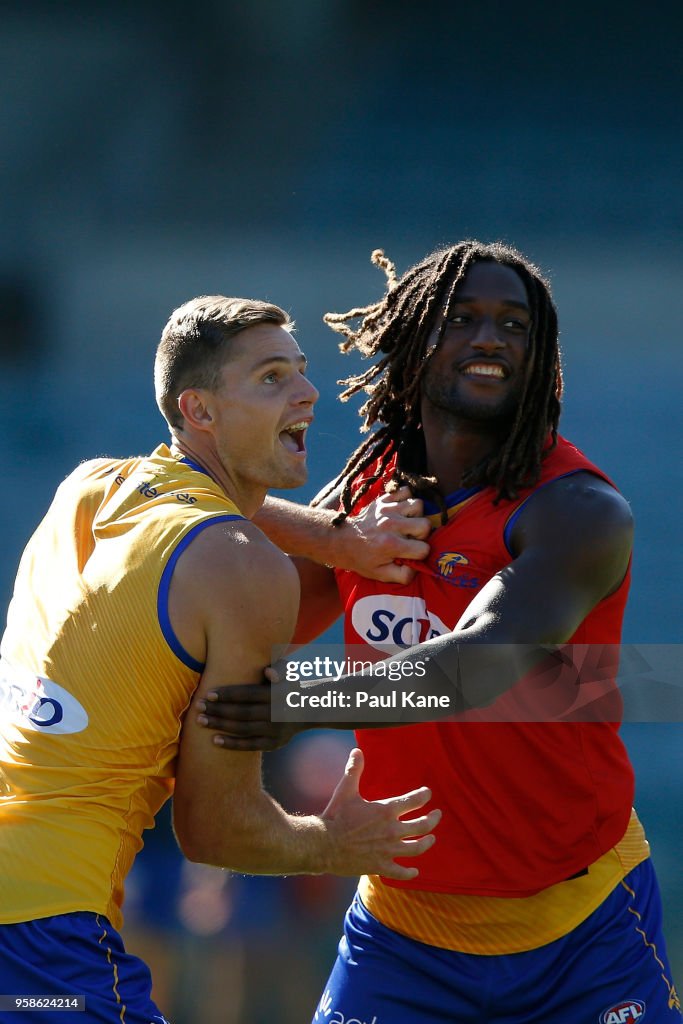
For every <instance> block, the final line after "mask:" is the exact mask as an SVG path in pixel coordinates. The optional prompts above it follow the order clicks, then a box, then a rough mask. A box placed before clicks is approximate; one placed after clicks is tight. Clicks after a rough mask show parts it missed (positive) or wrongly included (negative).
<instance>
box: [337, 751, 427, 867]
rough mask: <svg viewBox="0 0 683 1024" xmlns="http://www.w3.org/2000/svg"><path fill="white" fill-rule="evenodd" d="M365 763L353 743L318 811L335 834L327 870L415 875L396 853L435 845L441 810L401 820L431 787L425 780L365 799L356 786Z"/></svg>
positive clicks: (414, 852) (419, 804)
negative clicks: (408, 789) (406, 788)
mask: <svg viewBox="0 0 683 1024" xmlns="http://www.w3.org/2000/svg"><path fill="white" fill-rule="evenodd" d="M363 765H364V761H363V754H362V751H360V750H359V749H358V748H357V747H356V748H354V749H353V750H352V751H351V753H350V754H349V759H348V761H347V764H346V768H345V770H344V775H343V776H342V778H341V780H340V782H339V783H338V785H337V788H336V789H335V791H334V793H333V794H332V799H331V800H330V802H329V804H328V805H327V807H326V808H325V810H324V811H323V813H322V814H321V818H322V820H323V821H324V822H325V823H326V825H327V828H328V830H329V832H330V834H331V836H332V838H333V842H332V844H331V847H332V854H331V861H330V863H329V865H328V867H327V870H328V871H329V872H330V873H331V874H334V875H362V874H373V875H375V874H376V875H384V877H385V878H396V879H401V880H408V879H411V878H415V877H416V876H417V875H418V874H419V871H418V869H417V868H408V867H404V866H403V865H401V864H397V863H396V860H395V858H396V857H401V858H403V857H418V856H419V855H420V854H421V853H424V852H425V851H426V850H428V849H429V848H430V847H431V846H433V844H434V842H435V836H434V835H433V832H432V830H433V829H434V828H436V826H437V825H438V823H439V821H440V820H441V811H440V810H437V809H436V808H435V809H433V810H431V811H430V812H429V813H428V814H424V815H421V816H419V817H417V818H411V819H409V820H408V821H405V820H403V818H402V816H403V815H405V814H409V813H410V812H411V811H416V810H418V809H419V808H420V807H424V805H425V804H426V803H428V801H429V800H431V796H432V794H431V790H429V789H427V787H426V786H423V787H422V788H421V789H415V790H413V791H412V792H410V793H403V794H402V795H401V796H394V797H390V798H388V799H387V800H373V801H370V800H364V799H363V797H362V796H361V795H360V792H359V783H360V777H361V774H362V772H363ZM418 837H419V838H418Z"/></svg>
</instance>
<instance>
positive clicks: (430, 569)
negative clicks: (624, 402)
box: [337, 438, 647, 952]
mask: <svg viewBox="0 0 683 1024" xmlns="http://www.w3.org/2000/svg"><path fill="white" fill-rule="evenodd" d="M393 468H394V461H393V460H392V463H391V464H390V466H389V467H388V470H387V472H386V473H385V475H384V479H383V480H379V481H377V483H376V484H373V486H372V488H371V489H370V491H368V493H367V494H366V495H364V497H363V499H362V501H361V504H367V503H369V502H370V501H371V500H372V499H373V498H374V497H375V496H377V494H379V493H382V491H383V490H384V486H385V483H386V481H387V480H389V479H390V478H391V475H392V472H393ZM582 470H583V471H588V472H590V473H593V474H595V475H596V476H599V477H601V478H602V479H606V477H605V476H604V474H603V473H601V472H600V470H598V469H597V468H596V467H595V466H594V465H592V463H590V462H589V461H588V460H587V459H586V458H585V456H584V455H583V454H582V453H581V452H579V451H578V450H577V449H576V448H575V447H573V446H572V445H571V444H569V443H568V442H567V441H565V440H564V439H562V438H560V439H559V440H558V445H557V447H556V448H555V449H553V450H551V451H550V452H549V453H548V454H547V456H546V457H545V459H544V461H543V464H542V472H541V477H540V480H539V482H538V483H537V484H536V486H535V487H533V488H528V489H526V490H523V491H521V492H520V494H519V497H518V498H517V499H515V500H512V501H509V500H502V501H500V502H499V503H498V504H494V503H493V498H494V497H495V491H494V489H493V488H491V487H484V488H471V489H468V490H465V489H463V490H461V491H459V492H457V493H456V494H454V495H451V496H450V498H449V499H448V500H447V505H448V516H449V518H448V522H447V523H446V524H445V525H440V518H439V517H435V524H436V528H435V529H434V530H433V532H432V534H431V537H430V539H429V545H430V549H431V551H430V554H429V556H428V558H427V559H426V560H425V562H423V563H420V564H419V565H418V564H416V565H415V568H417V569H418V570H419V571H418V572H417V573H416V576H415V579H414V580H413V581H412V583H410V584H409V585H407V586H398V585H391V584H384V583H380V582H377V581H372V580H367V579H364V578H362V577H360V576H358V575H357V574H355V573H352V572H347V571H341V570H338V571H337V582H338V586H339V590H340V594H341V597H342V602H343V605H344V608H345V623H346V625H345V639H346V642H347V644H353V645H356V644H359V645H360V644H362V645H369V646H370V647H373V648H374V649H375V651H383V652H391V650H395V649H396V646H399V647H400V646H404V647H405V646H410V645H412V644H415V643H419V642H423V641H425V640H427V639H429V638H430V637H433V636H437V635H440V634H443V633H446V632H448V631H449V630H450V629H452V628H453V627H454V625H455V624H456V622H457V621H458V620H459V619H460V617H461V615H462V614H463V612H464V611H465V609H466V607H467V606H468V604H469V603H470V601H471V600H472V598H473V597H474V595H475V594H476V593H477V592H478V591H479V590H481V589H482V587H483V586H484V585H485V584H486V583H487V582H488V581H489V580H490V579H491V578H492V577H493V576H494V575H495V574H496V573H497V572H498V571H500V570H501V569H502V568H503V567H504V566H506V565H508V564H509V563H510V562H511V561H512V555H511V553H510V550H509V548H508V546H507V543H508V538H509V535H510V531H511V529H512V526H513V525H514V522H515V519H516V517H517V515H518V513H519V511H520V509H521V508H522V507H523V506H524V504H525V503H526V502H527V501H528V500H529V499H530V498H531V496H532V495H533V493H534V492H535V491H537V490H538V489H539V488H540V487H543V486H545V485H547V484H548V483H550V482H551V481H553V480H556V479H558V478H560V477H562V476H567V475H570V474H572V473H576V472H579V471H582ZM371 471H372V470H371ZM358 508H360V504H359V505H358V507H357V508H356V509H355V511H357V510H358ZM628 585H629V578H628V574H627V577H626V578H625V579H624V580H623V582H622V583H621V585H620V586H619V588H618V589H617V590H616V591H615V592H614V593H613V594H611V595H610V596H609V597H607V598H606V599H605V600H603V601H601V602H600V603H599V604H598V605H597V606H596V607H595V608H594V609H593V611H592V612H591V613H590V614H589V615H588V616H587V617H586V619H585V620H584V621H583V622H582V623H581V625H580V626H579V628H578V630H577V631H576V633H575V634H574V636H573V637H572V638H571V639H570V641H569V643H571V644H576V645H592V644H601V645H602V644H614V645H616V644H618V643H619V639H620V634H621V621H622V617H623V611H624V605H625V602H626V596H627V592H628ZM586 649H587V650H590V648H586ZM507 700H509V695H503V697H501V698H499V701H498V702H497V703H496V704H495V705H493V706H492V708H490V709H487V710H486V714H484V715H482V714H477V712H472V713H468V714H467V715H466V716H465V719H466V720H465V721H461V722H457V723H454V722H436V723H429V724H424V725H412V726H402V727H401V728H400V729H386V728H384V729H368V730H362V731H359V733H358V735H357V741H358V745H359V746H360V747H361V748H362V749H363V752H364V754H365V758H366V768H365V772H364V774H363V779H362V791H363V795H364V796H365V797H366V798H367V799H378V798H381V797H386V796H388V795H390V794H394V793H398V792H404V791H406V790H410V789H413V788H416V787H418V786H423V785H427V786H429V787H430V788H431V789H432V793H433V798H432V803H431V805H430V806H435V807H440V808H441V809H442V810H443V812H444V814H443V818H442V820H441V822H440V824H439V826H438V828H437V830H436V836H437V841H436V843H435V844H434V846H433V847H432V848H431V849H430V850H429V851H428V852H427V853H425V854H423V855H422V856H421V857H420V860H419V865H418V866H419V870H420V873H419V875H418V877H417V878H416V879H414V880H411V881H407V882H398V881H394V880H389V879H382V880H380V879H377V878H374V877H373V878H372V879H370V880H366V881H365V882H364V883H363V885H362V886H361V894H362V895H363V897H364V900H365V902H366V904H369V909H371V910H372V911H373V913H375V914H376V916H378V917H379V918H380V920H382V921H383V922H384V923H385V924H389V925H391V926H393V927H398V928H399V930H403V931H404V932H405V933H406V934H410V935H412V936H413V937H416V938H419V939H421V940H422V941H426V942H433V943H435V944H440V945H444V946H449V947H450V948H457V949H461V950H464V951H472V952H481V951H483V952H508V951H514V950H516V949H518V948H530V945H533V944H540V942H542V941H550V939H551V938H554V937H555V931H556V929H557V928H560V929H562V928H564V927H565V923H566V921H567V920H569V918H568V917H567V914H566V913H560V914H559V915H556V914H555V913H551V914H550V915H549V916H547V917H546V919H545V921H544V913H541V918H540V919H541V924H540V925H539V923H538V921H536V924H535V925H534V937H533V939H531V938H530V937H529V936H528V935H519V934H517V930H516V928H517V925H516V923H517V922H518V921H519V920H520V913H519V907H518V906H517V907H513V906H511V905H510V903H509V899H510V898H511V899H512V902H513V904H522V903H524V904H525V905H526V898H528V897H532V900H531V901H530V904H533V901H534V900H535V901H536V904H537V909H538V910H539V913H540V912H541V910H543V908H546V903H547V900H545V901H544V898H543V893H545V892H549V891H550V890H551V889H552V890H554V889H555V888H557V889H559V888H560V887H561V886H560V883H564V882H565V881H566V880H568V879H572V878H574V877H575V876H577V875H578V876H580V877H579V878H578V879H577V882H576V883H575V882H572V883H571V884H570V889H571V887H572V886H573V887H574V891H573V892H572V891H570V890H565V893H566V897H567V899H568V901H569V903H570V904H572V906H573V910H574V911H576V909H577V908H578V909H579V911H580V913H581V914H582V916H583V917H585V916H586V914H587V913H588V912H590V910H592V909H594V907H595V906H597V903H598V902H599V901H600V898H602V897H604V896H605V895H606V894H607V892H608V891H609V890H610V888H611V887H612V886H613V885H614V884H616V881H618V878H619V877H623V874H624V873H625V871H624V870H622V869H624V868H626V869H629V870H630V868H631V867H633V866H635V864H636V863H638V862H639V861H640V860H642V859H643V857H645V856H647V843H646V841H645V839H644V836H643V834H642V829H641V828H640V826H639V823H638V822H637V819H635V818H633V820H632V822H631V825H629V822H630V820H631V802H632V798H633V785H634V780H633V771H632V768H631V765H630V763H629V760H628V756H627V754H626V750H625V748H624V746H623V744H622V742H621V740H620V739H619V737H618V725H616V724H614V723H611V722H605V721H598V722H576V721H574V722H550V723H547V722H542V721H510V720H506V716H505V702H506V701H507ZM498 704H500V705H501V707H502V709H503V713H502V714H501V716H500V717H501V719H502V720H501V721H491V718H492V717H494V716H495V709H496V707H497V705H498ZM478 719H479V720H478ZM620 842H622V844H625V845H624V846H622V847H620V848H619V849H618V850H617V854H616V856H612V855H611V854H610V855H609V856H608V860H609V870H603V871H602V873H601V871H600V869H598V868H595V869H593V870H592V872H589V874H591V878H590V881H589V882H585V881H583V876H584V875H585V873H586V869H587V868H588V867H589V865H594V864H595V863H596V862H599V861H600V859H601V858H602V857H603V855H606V854H608V852H609V851H613V850H614V848H615V847H616V846H617V844H619V843H620ZM603 867H604V866H603ZM577 888H580V889H581V892H582V893H583V894H584V895H583V896H581V895H579V896H577V892H576V889H577ZM411 891H414V892H412V894H411ZM539 893H541V899H539V898H538V897H536V896H535V894H539ZM432 894H444V896H445V894H450V895H451V896H452V897H454V898H455V897H456V894H457V899H455V901H454V900H451V902H452V903H454V904H455V902H457V914H456V916H457V917H459V920H460V925H462V924H463V917H462V913H461V911H464V916H465V918H466V920H465V926H464V927H460V928H459V930H458V928H456V929H455V932H454V929H453V927H452V924H453V915H452V914H451V913H450V911H449V910H448V909H446V910H444V908H447V907H448V904H449V897H446V898H444V899H440V900H439V899H434V898H433V897H432ZM409 896H411V898H410V899H409V898H408V897H409ZM500 897H507V898H508V899H506V900H501V899H500ZM490 898H494V899H493V901H491V899H490ZM564 898H565V896H564V894H563V895H562V896H560V897H557V896H556V897H554V904H557V903H558V900H559V903H562V900H563V899H564ZM491 904H492V905H493V906H494V907H495V908H496V910H495V912H494V913H493V915H492V914H491V912H490V906H491ZM541 904H542V906H541ZM407 907H410V912H409V913H407V914H404V913H403V909H404V908H407ZM482 907H488V909H487V910H486V912H485V913H483V917H482V916H481V910H482ZM586 908H588V909H586ZM546 909H547V908H546ZM565 909H566V911H567V912H569V910H570V907H569V905H568V906H567V907H566V908H565ZM442 912H443V928H441V926H440V924H439V918H440V914H442ZM532 916H534V917H536V916H537V915H536V914H534V915H532ZM570 916H571V915H570ZM480 917H481V920H480ZM556 918H557V920H556ZM559 918H561V919H562V920H561V921H560V920H559ZM408 919H409V923H406V921H407V920H408ZM419 919H421V920H419ZM494 919H495V920H496V922H497V923H498V924H499V925H500V926H501V927H500V929H498V939H497V940H496V941H495V942H494V943H493V945H491V944H490V942H489V939H490V935H491V929H490V928H489V925H490V924H491V921H492V920H494ZM581 919H582V917H579V920H581ZM530 920H531V919H530ZM480 926H481V927H480ZM506 927H507V928H508V933H507V935H506ZM510 929H511V930H510ZM565 930H567V929H566V928H565ZM442 933H443V934H442ZM558 934H563V931H562V930H560V931H559V932H558ZM537 937H540V942H536V941H535V940H536V938H537ZM482 947H483V948H482Z"/></svg>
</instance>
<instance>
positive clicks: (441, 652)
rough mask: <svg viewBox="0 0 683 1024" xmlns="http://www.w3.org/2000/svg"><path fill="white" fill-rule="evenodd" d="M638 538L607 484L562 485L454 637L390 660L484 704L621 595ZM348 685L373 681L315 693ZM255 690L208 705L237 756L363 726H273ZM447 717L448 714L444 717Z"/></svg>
mask: <svg viewBox="0 0 683 1024" xmlns="http://www.w3.org/2000/svg"><path fill="white" fill-rule="evenodd" d="M632 532H633V523H632V517H631V512H630V509H629V507H628V504H627V502H626V501H625V500H624V499H623V497H621V495H619V494H618V492H616V491H615V490H614V489H613V488H611V487H610V486H609V485H608V484H606V483H604V482H603V481H601V480H599V479H598V478H596V477H594V476H591V475H590V474H587V473H580V474H576V475H575V476H573V477H568V478H566V479H563V480H559V481H556V482H555V483H554V484H553V485H552V486H548V487H546V488H543V489H542V490H541V491H539V492H538V493H537V494H535V495H534V497H533V500H531V501H530V502H529V503H528V506H527V507H525V509H524V512H523V514H522V515H520V517H519V520H518V524H517V526H516V528H515V530H514V532H513V535H512V542H513V545H514V548H515V554H516V556H517V557H515V558H514V559H513V561H512V562H511V563H510V565H509V566H507V567H505V568H504V569H502V570H501V571H500V572H499V573H497V574H496V576H494V577H493V579H491V580H490V581H489V582H488V583H487V584H486V586H485V587H484V588H483V589H482V590H481V591H480V592H479V593H478V594H477V595H476V597H475V598H474V600H473V601H472V602H471V604H470V605H469V607H468V608H467V609H466V611H465V613H464V615H463V616H462V617H461V619H460V621H459V622H458V623H457V624H456V626H455V628H454V629H453V631H452V632H450V633H447V634H445V635H444V636H440V637H435V638H434V639H432V640H429V641H427V642H426V643H424V644H420V645H419V646H417V647H413V648H410V649H409V650H407V651H405V652H404V653H402V654H399V655H397V656H396V658H394V659H392V660H394V661H397V662H401V661H406V662H412V663H413V664H414V665H417V664H418V663H420V664H425V663H427V665H428V671H427V675H426V676H425V677H424V680H423V682H424V684H425V688H429V687H434V686H435V685H437V684H438V683H440V682H443V683H445V684H446V685H447V686H449V687H450V688H451V690H452V691H453V692H455V693H457V699H458V709H460V710H467V709H469V708H476V707H486V706H487V705H489V704H490V703H491V702H492V701H493V700H495V699H496V697H498V696H500V694H502V693H504V692H505V691H506V690H508V689H510V688H511V687H512V686H513V685H514V684H515V683H516V682H518V681H519V679H520V678H522V677H523V676H524V675H525V674H526V673H527V672H528V671H529V670H530V669H532V668H534V667H536V666H537V665H538V664H539V663H541V662H542V661H543V659H544V658H546V657H547V656H548V648H549V647H551V648H552V647H553V646H554V645H560V644H563V643H565V642H566V641H567V640H568V639H569V638H570V637H571V636H572V635H573V634H574V632H575V631H576V629H577V627H578V626H579V624H580V623H581V622H582V621H583V619H584V618H585V617H586V615H587V614H588V613H589V612H590V611H591V610H592V609H593V608H594V607H595V605H596V604H597V603H598V602H599V601H600V600H602V599H603V598H604V597H606V596H607V595H608V594H609V593H611V592H612V591H613V590H614V589H616V587H617V586H618V585H619V584H620V582H621V581H622V579H623V577H624V574H625V573H626V570H627V568H628V562H629V558H630V553H631V545H632ZM413 678H414V679H415V683H416V686H417V687H419V685H420V682H419V679H418V678H417V677H415V676H414V677H413ZM343 687H347V688H348V689H349V690H352V689H353V688H365V689H367V687H368V681H367V678H366V677H360V678H359V677H347V678H345V679H344V678H342V679H338V680H335V681H334V682H331V681H329V682H327V681H322V682H321V683H320V684H318V688H317V689H316V692H318V693H319V695H320V696H322V694H323V693H324V692H325V689H326V688H327V689H330V690H335V691H336V690H340V689H342V688H343ZM249 690H250V688H249V687H243V688H241V689H239V690H235V695H234V698H233V697H231V699H230V702H229V703H225V704H224V703H223V700H225V696H226V695H225V694H222V695H221V698H222V699H221V701H218V702H215V701H208V702H205V706H204V712H203V722H202V724H206V725H208V726H209V727H211V728H214V729H217V730H220V731H221V732H222V733H224V734H225V735H223V736H222V737H216V742H218V743H223V744H224V745H225V746H227V747H229V748H231V749H270V748H271V747H273V746H279V745H281V744H282V743H283V742H286V740H287V739H288V738H289V737H290V736H291V735H292V734H293V733H294V732H297V731H300V730H301V729H302V728H311V727H323V726H326V727H330V728H352V727H354V725H356V726H358V725H360V726H362V725H367V723H364V722H356V723H353V722H343V723H342V722H339V721H327V722H326V721H321V720H317V721H316V722H315V723H308V725H305V724H304V725H302V724H300V723H278V722H270V709H269V703H268V692H267V688H266V687H263V688H258V689H257V690H254V691H253V694H254V696H253V698H250V696H249ZM309 692H311V691H309ZM450 708H451V709H452V708H453V704H451V705H450ZM451 713H452V711H451V710H449V709H446V710H444V712H443V714H442V717H448V716H449V715H450V714H451ZM434 717H436V716H434ZM382 724H383V725H392V724H394V725H397V724H407V723H406V720H405V719H403V720H401V721H396V722H393V723H391V722H386V723H382ZM373 725H377V723H375V722H373Z"/></svg>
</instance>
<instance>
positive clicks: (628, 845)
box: [358, 810, 650, 956]
mask: <svg viewBox="0 0 683 1024" xmlns="http://www.w3.org/2000/svg"><path fill="white" fill-rule="evenodd" d="M436 835H437V837H438V835H439V832H438V829H437V832H436ZM437 842H438V838H437ZM649 855H650V846H649V843H648V841H647V839H646V838H645V833H644V831H643V826H642V825H641V823H640V821H639V820H638V816H637V814H636V812H635V810H633V811H632V812H631V820H630V821H629V824H628V827H627V829H626V833H625V834H624V837H623V838H622V839H621V840H620V841H619V842H618V843H617V845H616V846H614V847H612V849H611V850H608V851H607V853H606V854H604V855H603V856H602V857H600V858H599V860H597V861H595V862H594V863H593V864H591V865H590V867H589V868H588V870H587V871H586V872H585V874H581V875H579V876H578V877H577V878H572V879H569V880H568V881H566V882H559V883H558V884H557V885H551V886H549V887H548V888H547V889H543V890H541V892H539V893H536V895H535V896H526V897H524V898H521V899H520V898H515V899H512V898H507V897H499V896H470V895H459V894H456V895H451V894H449V893H439V892H426V891H422V890H418V889H397V888H392V887H391V886H388V885H384V884H383V882H382V879H381V878H379V877H378V876H377V875H366V876H364V877H363V878H361V880H360V885H359V887H358V892H359V895H360V897H361V899H362V900H363V903H364V904H365V906H366V907H367V909H368V910H369V911H370V913H371V914H373V915H374V916H375V917H376V918H377V919H378V920H379V921H381V922H382V924H384V925H386V926H387V927H388V928H393V930H394V931H397V932H400V933H401V934H402V935H407V936H408V937H409V938H411V939H417V940H418V941H419V942H425V943H427V944H428V945H431V946H439V947H440V948H441V949H451V950H456V951H457V952H459V953H478V954H480V955H488V956H495V955H499V954H505V953H522V952H525V951H527V950H530V949H537V948H538V947H539V946H544V945H546V943H548V942H554V941H555V939H559V938H560V937H561V936H563V935H567V934H568V933H569V932H570V931H573V929H574V928H577V927H578V925H580V924H581V922H582V921H585V920H586V918H587V917H588V916H589V914H592V913H593V911H594V910H597V908H598V907H599V906H600V904H601V903H602V902H603V900H605V899H606V898H607V896H608V895H609V894H610V892H611V891H612V889H614V888H615V886H617V885H618V884H619V882H620V881H621V880H622V879H623V878H625V877H626V875H627V874H628V873H629V872H630V871H632V870H633V869H634V868H635V867H637V866H638V864H640V863H641V862H642V861H644V860H645V859H646V858H647V857H649ZM454 870H456V871H457V865H455V867H454Z"/></svg>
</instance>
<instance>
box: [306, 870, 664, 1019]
mask: <svg viewBox="0 0 683 1024" xmlns="http://www.w3.org/2000/svg"><path fill="white" fill-rule="evenodd" d="M661 917H662V912H661V901H660V898H659V890H658V886H657V880H656V877H655V874H654V870H653V868H652V864H651V862H650V861H649V860H647V861H644V862H643V863H642V864H640V865H639V866H638V867H637V868H636V869H635V870H634V871H632V872H631V873H630V874H629V875H628V876H627V877H626V878H625V879H624V882H621V883H619V885H617V886H616V888H615V889H614V890H613V891H612V892H611V893H610V895H609V896H608V897H607V899H606V900H605V901H604V902H603V903H602V904H601V906H599V907H598V909H597V910H595V911H594V912H593V913H592V914H591V915H590V916H589V917H588V918H587V919H586V920H585V921H583V922H582V924H580V925H579V926H578V928H575V929H574V931H572V932H570V933H569V934H568V935H565V936H563V937H562V938H560V939H557V940H556V941H555V942H550V943H548V944H547V945H545V946H541V947H539V948H538V949H533V950H530V951H528V952H525V953H512V954H507V955H505V956H477V955H473V954H470V953H454V952H451V951H450V950H446V949H440V948H438V947H436V946H429V945H426V944H425V943H422V942H416V941H414V940H413V939H408V938H406V937H405V936H403V935H400V934H398V932H395V931H393V930H392V929H390V928H386V927H385V926H384V925H382V924H380V923H379V921H377V919H376V918H374V917H373V916H372V915H371V914H369V913H368V911H367V910H366V909H365V907H364V906H363V904H362V903H361V901H360V899H359V898H358V896H356V897H355V899H354V901H353V903H352V904H351V907H350V908H349V911H348V913H347V915H346V920H345V929H344V931H345V934H344V936H343V938H342V940H341V942H340V943H339V956H338V957H337V961H336V963H335V965H334V968H333V970H332V974H331V975H330V977H329V979H328V982H327V985H326V987H325V991H324V992H323V995H322V998H321V1000H320V1003H319V1004H318V1008H317V1010H316V1012H315V1016H314V1018H313V1021H314V1024H446V1022H447V1024H635V1022H639V1024H640V1022H641V1021H642V1022H643V1024H681V1020H682V1018H681V1012H680V1003H679V1000H678V997H677V995H676V991H675V989H674V986H673V982H672V979H671V972H670V970H669V965H668V962H667V957H666V951H665V946H664V938H663V935H662V928H661Z"/></svg>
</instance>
